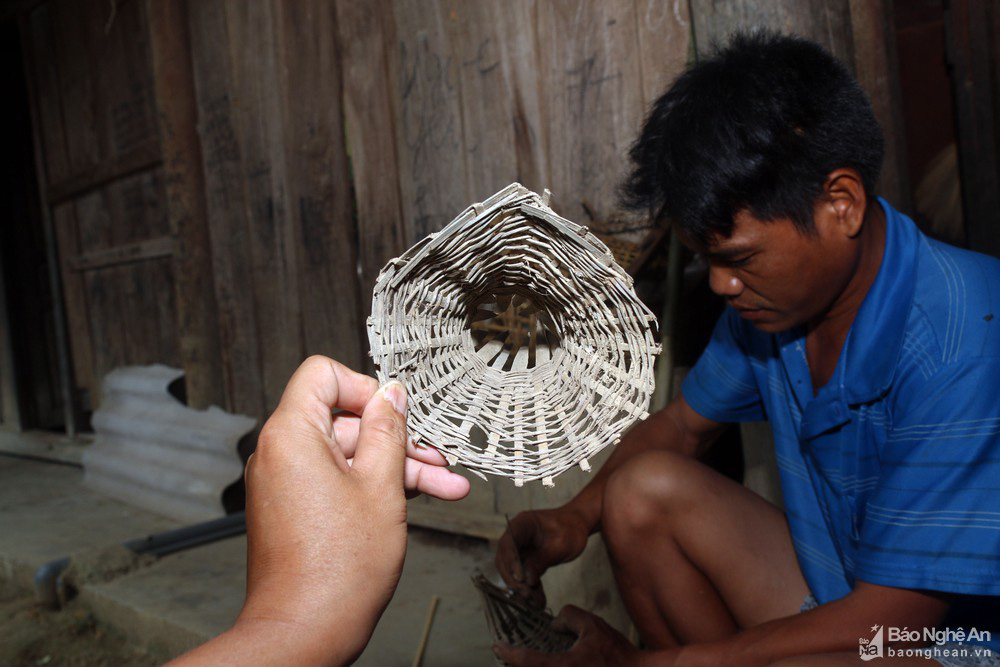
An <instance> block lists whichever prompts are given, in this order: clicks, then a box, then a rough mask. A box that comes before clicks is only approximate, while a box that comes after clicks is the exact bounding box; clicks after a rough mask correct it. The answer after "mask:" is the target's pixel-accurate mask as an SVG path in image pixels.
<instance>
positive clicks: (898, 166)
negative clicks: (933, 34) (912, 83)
mask: <svg viewBox="0 0 1000 667" xmlns="http://www.w3.org/2000/svg"><path fill="white" fill-rule="evenodd" d="M851 30H852V33H853V35H852V40H851V41H852V43H853V45H854V59H853V63H854V70H855V73H856V75H857V77H858V82H859V83H860V84H861V87H862V88H864V90H865V92H866V93H867V94H868V98H869V99H870V100H871V103H872V110H873V111H874V112H875V118H877V119H878V122H879V125H881V126H882V133H883V134H884V135H885V160H884V161H883V163H882V174H881V176H880V178H879V182H878V191H879V194H881V195H883V196H884V197H886V198H887V199H888V200H889V201H891V202H892V203H893V205H894V206H896V207H897V208H899V209H901V210H903V211H907V212H909V213H912V212H913V210H914V207H913V191H912V189H911V188H910V177H909V170H908V169H907V166H906V165H907V161H906V137H905V135H904V132H903V112H902V106H901V100H902V96H903V94H902V90H901V88H900V83H899V61H898V58H897V55H896V30H895V24H894V22H893V15H892V2H891V0H878V1H877V2H872V0H851Z"/></svg>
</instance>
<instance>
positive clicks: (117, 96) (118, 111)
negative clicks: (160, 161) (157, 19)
mask: <svg viewBox="0 0 1000 667" xmlns="http://www.w3.org/2000/svg"><path fill="white" fill-rule="evenodd" d="M85 4H89V5H91V6H92V7H94V8H95V13H96V19H97V20H96V23H97V25H99V26H100V32H98V33H97V34H96V35H95V34H91V37H92V39H93V40H94V43H92V44H91V45H90V49H91V50H92V51H93V52H94V54H95V61H96V62H95V65H96V70H95V71H94V72H92V73H91V76H92V78H93V79H94V84H93V86H94V89H95V92H96V98H97V103H98V118H97V121H98V128H99V135H100V139H101V141H102V144H101V160H102V162H106V161H109V160H112V161H113V160H116V159H121V158H123V157H125V156H126V155H128V154H129V153H135V152H136V151H143V150H146V149H147V147H149V146H154V147H157V148H158V136H157V125H156V107H155V104H154V98H153V71H152V67H151V60H150V49H149V25H148V20H147V18H146V13H145V4H144V3H143V2H136V1H134V0H132V1H130V2H119V3H117V5H116V6H115V8H114V14H113V16H112V15H111V14H110V12H111V9H110V7H109V5H107V4H105V3H103V2H94V1H93V0H91V1H90V2H88V3H85Z"/></svg>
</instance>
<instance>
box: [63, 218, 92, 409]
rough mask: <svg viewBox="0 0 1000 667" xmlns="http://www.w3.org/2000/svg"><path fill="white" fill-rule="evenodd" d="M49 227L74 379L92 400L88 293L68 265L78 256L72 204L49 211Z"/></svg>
mask: <svg viewBox="0 0 1000 667" xmlns="http://www.w3.org/2000/svg"><path fill="white" fill-rule="evenodd" d="M52 224H53V227H54V232H55V239H56V246H57V250H58V264H59V268H58V271H59V276H60V278H61V287H62V295H63V302H64V303H65V307H66V329H67V333H68V338H69V349H70V356H71V357H72V363H73V377H74V378H75V379H76V383H77V384H78V385H79V386H80V387H84V388H86V389H87V390H88V391H89V393H90V396H91V397H93V396H97V395H99V394H100V379H99V377H98V376H97V375H96V374H95V372H94V359H93V343H92V341H91V339H90V324H89V323H88V321H87V312H88V311H89V304H88V300H87V291H86V286H85V285H84V282H83V275H82V274H81V273H79V272H77V271H71V270H70V269H69V266H68V264H67V263H68V261H69V260H70V259H71V258H73V257H76V256H77V255H79V254H80V241H79V239H78V237H77V224H76V207H75V206H74V204H73V203H72V202H67V203H65V204H60V205H59V206H57V207H55V208H54V209H52ZM56 307H58V304H57V306H56Z"/></svg>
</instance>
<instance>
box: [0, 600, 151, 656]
mask: <svg viewBox="0 0 1000 667" xmlns="http://www.w3.org/2000/svg"><path fill="white" fill-rule="evenodd" d="M167 657H168V656H167V655H166V654H165V652H162V651H157V649H156V647H153V648H152V649H145V648H141V647H135V646H131V645H129V644H128V642H126V641H125V639H124V638H123V637H122V636H121V635H119V634H118V633H116V632H114V631H113V630H111V629H109V628H107V627H105V626H102V625H101V624H100V623H98V622H97V620H96V619H95V618H94V616H93V615H92V614H91V613H90V612H89V611H87V610H86V609H85V608H83V607H81V606H80V605H79V604H78V603H75V602H70V603H69V604H68V605H67V606H66V607H65V608H63V609H61V610H60V611H51V610H49V609H45V608H43V607H41V606H40V605H39V604H37V603H36V602H35V598H34V595H33V594H31V593H28V594H26V593H24V592H23V591H18V590H14V589H13V588H11V587H10V586H5V585H3V584H2V583H0V665H5V666H10V667H37V666H39V665H50V666H51V667H61V666H64V665H65V666H68V667H99V666H105V665H106V666H108V667H112V666H115V667H117V666H118V665H137V666H142V665H159V664H162V663H163V662H165V661H166V659H167Z"/></svg>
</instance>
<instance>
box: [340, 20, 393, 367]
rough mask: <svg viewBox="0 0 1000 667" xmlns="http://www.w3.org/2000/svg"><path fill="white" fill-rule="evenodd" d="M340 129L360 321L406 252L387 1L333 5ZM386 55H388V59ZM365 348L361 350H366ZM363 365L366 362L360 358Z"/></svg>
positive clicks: (366, 314) (390, 22)
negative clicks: (353, 211)
mask: <svg viewBox="0 0 1000 667" xmlns="http://www.w3.org/2000/svg"><path fill="white" fill-rule="evenodd" d="M335 5H336V11H337V34H338V42H339V47H340V50H339V52H340V62H341V71H342V73H343V109H344V124H345V129H346V134H347V142H348V150H349V151H350V161H351V163H350V167H351V173H352V174H353V179H354V180H353V185H354V197H355V201H356V203H357V226H358V259H359V262H360V267H361V268H360V274H361V277H360V288H359V290H360V297H359V305H360V307H361V314H362V315H363V317H362V321H364V318H366V317H367V316H368V314H369V313H370V312H371V294H372V290H373V289H374V288H375V281H376V279H377V278H378V272H379V271H381V270H382V267H383V266H385V264H386V262H388V261H389V260H390V259H392V258H393V257H398V256H399V255H401V254H402V253H403V251H404V250H406V248H407V247H408V243H410V241H412V239H410V240H408V238H407V233H406V224H405V223H404V220H403V208H402V202H401V201H400V182H399V181H400V173H401V165H400V164H399V159H398V155H397V152H396V145H397V136H396V135H397V128H396V120H395V117H394V115H393V112H392V109H393V100H392V97H391V96H392V95H394V94H395V92H396V85H395V83H394V81H393V80H392V79H391V77H390V75H391V72H392V71H393V69H392V68H391V67H390V63H389V61H390V59H393V58H394V57H395V46H396V37H395V22H394V19H393V16H392V6H391V4H390V2H389V0H375V1H373V2H353V1H352V0H336V2H335ZM390 54H391V55H390ZM365 349H366V350H367V345H365ZM363 361H364V364H365V366H366V367H369V368H370V367H371V362H370V360H369V359H368V358H367V355H365V359H364V360H363Z"/></svg>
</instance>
